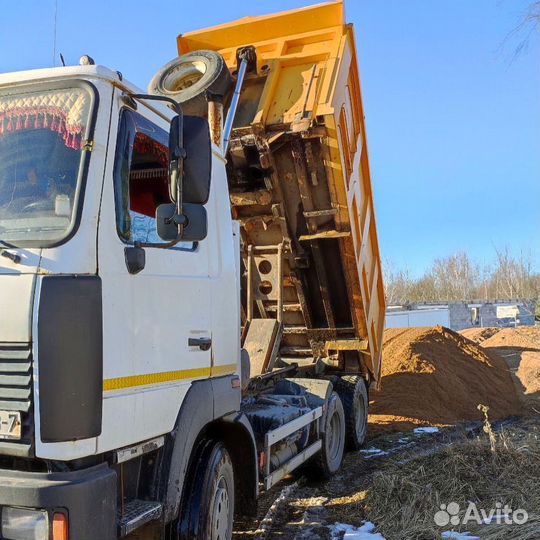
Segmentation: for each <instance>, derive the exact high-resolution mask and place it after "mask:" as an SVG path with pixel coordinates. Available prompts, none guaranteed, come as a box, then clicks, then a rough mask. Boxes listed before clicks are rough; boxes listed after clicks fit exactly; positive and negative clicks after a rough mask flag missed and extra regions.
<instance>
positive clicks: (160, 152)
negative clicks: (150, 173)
mask: <svg viewBox="0 0 540 540" xmlns="http://www.w3.org/2000/svg"><path fill="white" fill-rule="evenodd" d="M133 150H134V151H135V152H137V154H151V155H153V156H155V157H156V158H157V159H158V161H159V162H160V163H161V165H163V167H165V168H166V167H168V165H169V149H168V148H167V147H166V146H164V145H163V144H161V143H159V142H157V141H156V140H154V139H152V137H149V136H148V135H146V133H141V132H139V133H137V134H136V135H135V142H134V143H133Z"/></svg>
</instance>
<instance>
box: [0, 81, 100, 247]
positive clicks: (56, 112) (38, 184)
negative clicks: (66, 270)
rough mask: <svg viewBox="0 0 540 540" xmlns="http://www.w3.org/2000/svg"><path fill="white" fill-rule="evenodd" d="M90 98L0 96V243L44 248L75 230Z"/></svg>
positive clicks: (82, 91) (66, 92) (81, 94)
mask: <svg viewBox="0 0 540 540" xmlns="http://www.w3.org/2000/svg"><path fill="white" fill-rule="evenodd" d="M92 101H93V100H92V95H91V94H90V92H89V91H88V90H87V89H86V88H85V87H82V86H78V87H74V88H60V89H56V90H42V91H35V90H34V91H25V92H24V93H23V92H18V93H13V91H11V92H10V93H7V92H0V239H1V240H3V241H4V242H8V243H11V244H13V245H34V246H40V247H44V246H47V245H51V244H54V243H56V242H58V241H60V240H62V239H63V238H65V237H66V236H67V235H68V234H69V232H70V231H71V230H72V228H73V223H74V219H75V216H76V211H77V200H78V193H79V188H80V182H81V176H82V174H81V171H82V163H83V155H84V154H85V152H84V150H83V147H84V144H85V141H86V138H87V136H88V135H87V129H88V124H89V122H90V113H91V108H92Z"/></svg>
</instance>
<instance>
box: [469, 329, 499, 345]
mask: <svg viewBox="0 0 540 540" xmlns="http://www.w3.org/2000/svg"><path fill="white" fill-rule="evenodd" d="M500 330H501V329H500V328H467V329H465V330H462V331H461V332H460V334H461V335H462V336H465V337H466V338H467V339H470V340H471V341H474V342H475V343H482V342H483V341H486V339H489V338H491V337H493V336H494V335H495V334H496V333H497V332H499V331H500Z"/></svg>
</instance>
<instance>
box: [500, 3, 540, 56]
mask: <svg viewBox="0 0 540 540" xmlns="http://www.w3.org/2000/svg"><path fill="white" fill-rule="evenodd" d="M539 26H540V1H535V2H531V3H530V4H529V5H528V6H527V7H526V9H525V11H524V12H523V14H522V16H521V17H520V19H519V22H518V24H517V25H516V26H515V27H514V28H513V29H512V30H511V31H510V32H509V33H508V34H507V36H506V37H505V39H504V40H503V42H502V43H501V45H500V49H501V50H502V49H503V48H504V46H505V45H506V44H507V43H509V42H510V41H513V40H517V45H515V47H514V51H513V53H512V56H511V58H510V62H513V61H514V60H515V59H516V58H518V57H519V56H520V55H521V54H522V53H524V52H525V51H526V50H527V49H528V48H529V43H530V40H531V36H533V34H534V33H535V32H537V31H538V28H539Z"/></svg>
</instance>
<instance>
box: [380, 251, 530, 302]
mask: <svg viewBox="0 0 540 540" xmlns="http://www.w3.org/2000/svg"><path fill="white" fill-rule="evenodd" d="M495 253H496V257H495V259H494V262H493V263H490V264H480V263H478V262H477V261H475V260H474V259H473V258H472V257H471V256H470V255H469V254H468V253H466V252H459V253H455V254H453V255H450V256H448V257H442V258H438V259H435V261H434V262H433V263H432V265H431V267H430V268H429V269H428V270H427V271H426V272H425V273H424V275H422V276H421V277H419V278H415V277H412V276H411V273H410V271H409V270H408V269H403V268H397V267H396V266H395V265H393V264H392V263H391V262H390V261H385V262H384V263H383V269H384V286H385V293H386V302H387V304H388V305H401V304H406V303H408V302H448V301H472V300H495V299H500V300H510V299H521V300H538V299H539V298H540V273H539V272H538V270H537V267H536V265H535V264H533V260H532V257H531V256H530V255H525V254H523V253H519V254H518V255H516V254H514V253H512V251H511V250H510V249H509V248H508V247H506V248H504V249H496V250H495Z"/></svg>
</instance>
